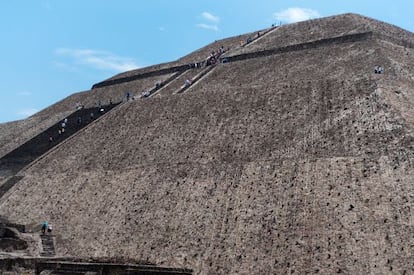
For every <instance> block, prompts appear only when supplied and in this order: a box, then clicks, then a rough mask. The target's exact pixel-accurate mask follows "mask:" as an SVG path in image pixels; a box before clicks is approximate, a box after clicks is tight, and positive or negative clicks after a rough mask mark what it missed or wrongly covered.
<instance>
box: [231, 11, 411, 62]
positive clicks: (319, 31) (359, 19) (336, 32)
mask: <svg viewBox="0 0 414 275" xmlns="http://www.w3.org/2000/svg"><path fill="white" fill-rule="evenodd" d="M365 32H374V33H376V34H379V35H385V36H386V37H391V38H394V40H396V41H405V42H406V43H410V44H411V45H414V35H413V34H412V33H410V32H408V31H406V30H403V29H401V28H398V27H396V26H393V25H390V24H387V23H384V22H381V21H378V20H374V19H371V18H368V17H365V16H361V15H358V14H352V13H348V14H343V15H336V16H331V17H325V18H320V19H313V20H308V21H303V22H298V23H294V24H289V25H283V26H281V27H279V28H277V29H275V30H274V31H272V33H271V34H269V35H267V36H266V37H265V38H263V39H261V40H260V41H258V43H254V44H252V45H251V46H249V47H245V48H240V49H238V50H236V51H234V52H232V54H241V53H247V52H255V51H259V50H263V49H271V48H280V47H286V46H289V45H295V44H300V43H306V42H310V41H316V40H321V39H326V38H332V37H339V36H343V35H351V34H357V33H365Z"/></svg>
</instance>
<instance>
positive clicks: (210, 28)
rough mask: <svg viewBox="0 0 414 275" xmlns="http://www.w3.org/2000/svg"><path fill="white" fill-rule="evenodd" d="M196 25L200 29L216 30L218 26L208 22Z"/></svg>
mask: <svg viewBox="0 0 414 275" xmlns="http://www.w3.org/2000/svg"><path fill="white" fill-rule="evenodd" d="M196 26H197V27H199V28H202V29H206V30H213V31H218V27H217V26H216V25H209V24H203V23H201V24H197V25H196Z"/></svg>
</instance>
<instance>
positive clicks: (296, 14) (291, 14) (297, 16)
mask: <svg viewBox="0 0 414 275" xmlns="http://www.w3.org/2000/svg"><path fill="white" fill-rule="evenodd" d="M273 15H274V18H275V19H276V20H278V21H282V22H286V23H294V22H299V21H305V20H308V19H311V18H317V17H320V16H321V15H320V14H319V12H318V11H316V10H311V9H304V8H288V9H286V10H283V11H280V12H275V13H274V14H273Z"/></svg>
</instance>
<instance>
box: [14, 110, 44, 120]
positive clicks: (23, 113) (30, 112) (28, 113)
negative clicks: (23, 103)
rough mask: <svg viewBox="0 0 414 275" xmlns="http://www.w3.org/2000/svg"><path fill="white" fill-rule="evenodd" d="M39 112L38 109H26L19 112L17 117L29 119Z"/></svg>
mask: <svg viewBox="0 0 414 275" xmlns="http://www.w3.org/2000/svg"><path fill="white" fill-rule="evenodd" d="M37 112H39V110H38V109H36V108H25V109H20V110H18V111H17V115H19V116H21V117H25V118H26V117H29V116H31V115H33V114H35V113H37Z"/></svg>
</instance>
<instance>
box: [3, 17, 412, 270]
mask: <svg viewBox="0 0 414 275" xmlns="http://www.w3.org/2000/svg"><path fill="white" fill-rule="evenodd" d="M220 49H222V51H223V52H221V50H220ZM213 51H214V53H213ZM413 61H414V34H412V33H410V32H408V31H405V30H403V29H400V28H398V27H396V26H392V25H389V24H387V23H383V22H379V21H376V20H374V19H371V18H367V17H364V16H360V15H356V14H344V15H338V16H332V17H326V18H320V19H314V20H309V21H304V22H299V23H295V24H289V25H282V26H272V27H270V28H267V29H263V30H259V31H257V32H252V33H247V34H243V35H240V36H235V37H230V38H226V39H223V40H219V41H215V42H213V43H211V44H209V45H206V46H205V47H203V48H201V49H199V50H196V51H194V52H192V53H190V54H189V55H187V56H184V57H182V58H180V59H178V60H176V61H172V62H168V63H164V64H158V65H154V66H150V67H146V68H142V69H138V70H133V71H128V72H124V73H121V74H118V75H115V76H113V77H111V78H109V79H106V80H103V81H102V82H99V83H96V84H94V85H93V87H92V88H91V90H89V91H83V92H79V93H75V94H73V95H71V96H69V97H68V98H66V99H64V100H62V101H60V102H57V103H56V104H54V105H52V106H50V107H48V108H46V109H44V110H42V111H41V112H39V113H37V114H35V115H34V116H32V117H30V118H29V119H27V120H23V121H18V122H12V123H7V124H0V129H1V138H0V140H1V142H0V155H1V156H2V158H1V159H0V181H1V182H0V184H1V186H0V191H1V192H0V195H1V197H0V216H2V217H3V218H4V219H5V221H6V220H7V222H4V223H3V224H6V225H7V226H5V228H9V230H14V231H13V232H15V233H16V238H15V239H19V240H26V246H25V245H23V244H21V242H22V241H20V242H18V241H15V243H13V242H11V244H10V245H9V246H8V247H6V248H4V249H3V250H5V251H6V250H10V249H11V248H13V249H14V250H15V251H17V252H14V253H15V254H13V255H14V258H18V257H20V258H28V257H31V258H32V259H43V260H44V259H45V258H47V259H48V260H50V259H57V258H59V259H60V258H65V259H66V260H68V259H69V260H70V259H77V260H79V259H83V261H86V260H88V259H92V258H93V259H95V260H96V259H100V260H102V259H112V261H115V262H126V261H135V262H136V263H145V264H150V265H153V266H157V267H168V268H177V269H180V270H181V271H180V272H184V273H185V272H190V273H191V272H193V273H195V274H285V273H299V274H302V273H322V274H332V273H347V274H361V273H373V274H382V273H407V274H409V273H412V272H414V270H413V259H412V256H411V254H410V251H411V250H412V246H413V245H414V243H413V238H412V236H413V233H414V232H413V231H414V229H413V226H412V225H413V218H412V217H413V209H412V198H413V196H414V188H413V186H412V182H413V179H414V172H413V171H414V169H413V164H414V136H413V133H414V132H413V127H414V113H413V111H412V110H413V107H414V93H413V84H414V74H413V71H412V64H413ZM379 67H381V68H383V70H382V71H381V73H378V72H379V71H375V70H376V69H378V68H379ZM101 110H103V111H101ZM91 114H94V115H93V116H91ZM65 118H67V119H68V122H67V125H65V127H63V128H65V129H66V132H65V133H58V130H62V121H63V120H64V119H65ZM79 118H80V122H79ZM50 137H52V140H49V138H50ZM43 220H48V221H49V222H50V223H51V224H53V230H54V231H53V236H52V237H51V239H52V240H53V241H52V244H53V245H54V247H53V250H52V249H51V248H50V247H49V246H50V242H51V241H50V239H47V240H45V241H44V242H45V243H47V244H48V250H47V251H53V253H52V252H50V253H51V254H50V255H46V256H45V254H41V253H45V251H46V249H45V250H42V249H44V247H43V248H42V245H39V243H40V244H41V243H42V241H43V239H42V240H41V239H40V237H39V232H38V231H36V230H35V229H33V228H35V226H32V225H34V224H40V223H41V221H43ZM13 225H15V226H17V225H21V226H25V228H26V230H22V231H26V233H17V231H16V230H15V229H13V228H15V227H13ZM10 228H12V229H10ZM32 229H33V230H32ZM0 237H1V236H0ZM3 238H5V237H4V236H3ZM30 238H31V239H30ZM43 238H44V237H43ZM29 240H31V241H29ZM0 249H1V248H0ZM0 255H3V253H2V254H0ZM16 255H18V256H16ZM9 256H10V255H9ZM38 261H39V260H34V262H38ZM49 267H50V266H49ZM167 271H171V270H169V269H168V270H165V272H167ZM176 271H177V270H176ZM137 272H138V271H137ZM177 272H178V271H177ZM136 274H142V273H136Z"/></svg>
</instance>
